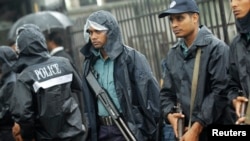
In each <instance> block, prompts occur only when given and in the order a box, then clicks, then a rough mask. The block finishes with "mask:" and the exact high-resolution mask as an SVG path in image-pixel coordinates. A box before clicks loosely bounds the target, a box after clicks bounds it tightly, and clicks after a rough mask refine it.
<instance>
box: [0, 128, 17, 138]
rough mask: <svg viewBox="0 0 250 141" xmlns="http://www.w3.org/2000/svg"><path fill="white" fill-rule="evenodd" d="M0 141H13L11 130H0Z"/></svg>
mask: <svg viewBox="0 0 250 141" xmlns="http://www.w3.org/2000/svg"><path fill="white" fill-rule="evenodd" d="M0 141H15V139H14V136H13V134H12V130H11V129H10V130H0Z"/></svg>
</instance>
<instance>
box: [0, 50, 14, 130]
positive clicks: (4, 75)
mask: <svg viewBox="0 0 250 141" xmlns="http://www.w3.org/2000/svg"><path fill="white" fill-rule="evenodd" d="M16 60H17V54H16V53H15V52H14V51H13V50H12V48H11V47H8V46H1V47H0V64H1V77H0V130H6V129H7V130H12V127H13V126H14V120H13V119H12V116H11V112H10V100H11V95H12V93H13V89H14V86H15V82H16V73H14V72H13V71H12V67H13V65H14V64H15V62H16Z"/></svg>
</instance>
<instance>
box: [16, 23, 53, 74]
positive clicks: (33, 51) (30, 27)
mask: <svg viewBox="0 0 250 141" xmlns="http://www.w3.org/2000/svg"><path fill="white" fill-rule="evenodd" d="M16 45H17V50H18V53H19V57H18V60H17V63H16V65H15V71H16V72H20V71H22V70H23V69H24V68H26V67H27V66H29V65H33V64H36V63H38V62H40V61H41V60H43V59H46V58H48V57H49V56H50V55H49V52H48V49H47V45H46V40H45V37H44V35H43V33H42V32H41V31H40V29H39V27H38V26H36V25H34V24H25V25H23V26H21V27H20V28H18V29H17V39H16Z"/></svg>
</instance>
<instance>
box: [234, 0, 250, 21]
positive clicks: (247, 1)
mask: <svg viewBox="0 0 250 141" xmlns="http://www.w3.org/2000/svg"><path fill="white" fill-rule="evenodd" d="M230 4H231V8H232V10H233V13H234V15H235V18H236V19H239V18H243V17H245V16H246V15H247V13H248V12H249V11H250V0H231V3H230Z"/></svg>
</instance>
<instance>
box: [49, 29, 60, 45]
mask: <svg viewBox="0 0 250 141" xmlns="http://www.w3.org/2000/svg"><path fill="white" fill-rule="evenodd" d="M46 40H48V41H54V42H55V43H56V44H57V45H58V46H62V45H63V36H62V34H61V33H60V32H57V31H52V32H51V33H49V34H48V35H47V36H46Z"/></svg>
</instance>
